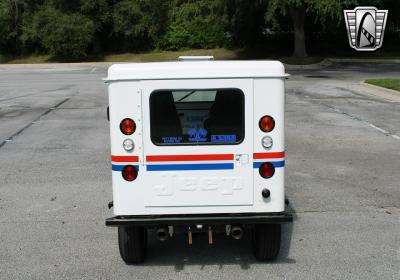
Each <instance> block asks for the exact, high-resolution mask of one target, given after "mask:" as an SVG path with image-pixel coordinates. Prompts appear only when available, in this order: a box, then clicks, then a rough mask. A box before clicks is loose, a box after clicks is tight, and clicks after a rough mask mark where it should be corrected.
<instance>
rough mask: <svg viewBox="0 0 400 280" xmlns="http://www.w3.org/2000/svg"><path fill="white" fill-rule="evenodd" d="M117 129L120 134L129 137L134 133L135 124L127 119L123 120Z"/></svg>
mask: <svg viewBox="0 0 400 280" xmlns="http://www.w3.org/2000/svg"><path fill="white" fill-rule="evenodd" d="M119 129H121V132H122V133H123V134H125V135H131V134H133V133H134V132H135V130H136V123H135V122H134V121H133V120H132V119H129V118H126V119H123V120H122V121H121V123H120V124H119Z"/></svg>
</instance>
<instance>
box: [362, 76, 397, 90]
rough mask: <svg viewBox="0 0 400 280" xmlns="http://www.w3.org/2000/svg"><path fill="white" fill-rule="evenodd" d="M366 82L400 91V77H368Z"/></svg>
mask: <svg viewBox="0 0 400 280" xmlns="http://www.w3.org/2000/svg"><path fill="white" fill-rule="evenodd" d="M365 82H366V83H368V84H371V85H375V86H380V87H384V88H388V89H394V90H397V91H400V79H369V80H366V81H365Z"/></svg>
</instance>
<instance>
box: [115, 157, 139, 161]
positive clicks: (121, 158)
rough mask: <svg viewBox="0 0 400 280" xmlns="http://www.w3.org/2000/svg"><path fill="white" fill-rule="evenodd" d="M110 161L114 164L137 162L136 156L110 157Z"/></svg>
mask: <svg viewBox="0 0 400 280" xmlns="http://www.w3.org/2000/svg"><path fill="white" fill-rule="evenodd" d="M111 161H115V162H139V157H138V156H111Z"/></svg>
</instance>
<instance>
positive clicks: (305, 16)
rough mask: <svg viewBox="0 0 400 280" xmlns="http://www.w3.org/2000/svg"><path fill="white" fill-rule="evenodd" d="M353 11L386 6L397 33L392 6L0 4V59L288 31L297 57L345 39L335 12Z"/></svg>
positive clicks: (188, 1)
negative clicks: (314, 41)
mask: <svg viewBox="0 0 400 280" xmlns="http://www.w3.org/2000/svg"><path fill="white" fill-rule="evenodd" d="M355 5H375V6H377V7H378V8H385V7H390V9H391V10H390V11H389V18H388V24H387V26H388V27H389V29H390V30H392V32H393V34H395V33H394V32H399V31H398V30H400V14H398V13H395V12H394V11H395V10H396V9H397V10H398V8H399V1H398V0H253V1H249V0H0V54H2V55H4V54H6V55H7V54H8V55H13V56H17V55H24V54H30V53H46V54H51V55H56V56H63V57H66V58H82V57H85V56H93V55H98V54H102V53H105V52H135V51H142V50H153V49H155V48H159V49H167V50H178V49H183V48H216V47H254V46H257V45H259V44H264V46H269V45H271V44H274V42H275V41H276V40H280V38H281V37H279V36H275V35H273V34H279V33H280V31H282V30H283V31H288V30H293V31H294V32H293V34H294V42H295V43H294V46H295V47H294V49H295V54H296V53H297V54H300V56H305V55H306V54H307V53H306V48H305V46H306V41H307V40H309V38H311V37H312V36H311V35H312V34H311V32H314V33H316V32H318V33H319V34H321V33H326V34H328V33H329V35H330V37H335V36H336V37H340V38H341V37H343V38H345V39H346V35H345V34H344V36H342V35H341V34H339V35H340V36H338V35H337V33H338V32H337V28H338V26H339V24H343V19H342V9H343V8H345V7H347V8H354V6H355ZM290 23H291V24H290ZM271 27H274V28H275V30H276V31H277V33H274V32H271V31H270V29H271ZM288 27H290V28H288ZM341 28H342V26H341ZM342 29H343V30H342V31H341V32H344V33H345V32H346V31H345V29H344V28H342ZM265 32H266V33H265ZM281 33H284V32H281ZM266 34H267V35H266ZM271 34H272V35H271ZM274 36H275V37H274ZM396 36H397V37H396ZM398 37H399V36H398V35H393V36H391V35H388V36H385V38H388V39H389V38H393V40H396V38H398ZM388 39H386V40H388ZM397 40H398V39H397ZM299 42H300V43H299ZM285 45H287V44H285ZM299 46H300V47H299ZM302 48H303V49H302ZM281 49H282V48H281ZM296 50H297V52H296Z"/></svg>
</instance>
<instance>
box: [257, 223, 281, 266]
mask: <svg viewBox="0 0 400 280" xmlns="http://www.w3.org/2000/svg"><path fill="white" fill-rule="evenodd" d="M280 247H281V225H280V224H260V225H255V226H254V229H253V251H254V255H255V257H256V258H257V260H259V261H272V260H274V259H276V257H277V256H278V254H279V249H280Z"/></svg>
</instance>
